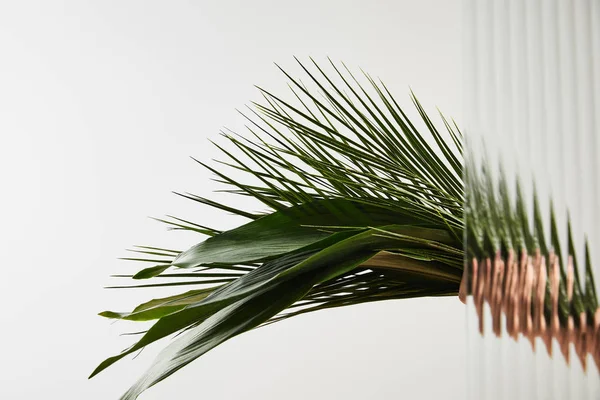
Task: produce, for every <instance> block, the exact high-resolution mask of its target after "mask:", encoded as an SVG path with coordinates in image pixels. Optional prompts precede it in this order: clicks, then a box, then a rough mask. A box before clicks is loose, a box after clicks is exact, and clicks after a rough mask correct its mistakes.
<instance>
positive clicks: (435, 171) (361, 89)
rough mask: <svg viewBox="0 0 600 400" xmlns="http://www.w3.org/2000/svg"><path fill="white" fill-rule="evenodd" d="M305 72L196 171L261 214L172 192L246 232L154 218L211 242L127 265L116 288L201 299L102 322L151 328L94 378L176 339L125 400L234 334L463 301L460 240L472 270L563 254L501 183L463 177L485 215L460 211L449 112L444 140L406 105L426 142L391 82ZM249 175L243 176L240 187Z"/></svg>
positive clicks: (177, 300) (228, 135)
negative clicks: (516, 258)
mask: <svg viewBox="0 0 600 400" xmlns="http://www.w3.org/2000/svg"><path fill="white" fill-rule="evenodd" d="M310 61H311V62H310V66H309V65H305V64H303V63H301V62H300V61H298V63H299V66H300V67H301V69H302V70H303V73H304V74H305V77H306V82H303V81H301V80H300V79H298V78H295V77H293V76H291V75H290V74H289V73H287V72H286V71H284V70H283V69H281V71H282V72H283V74H284V75H285V76H286V77H287V79H288V80H289V86H290V89H291V93H292V96H290V97H291V100H285V99H284V98H282V97H279V96H276V95H274V94H272V93H271V92H269V91H267V90H265V89H262V88H259V90H260V93H261V95H262V96H263V101H262V102H261V103H253V106H252V107H251V108H249V109H248V111H247V112H244V113H242V115H243V117H244V118H245V119H246V120H247V122H248V124H247V134H246V135H238V134H236V133H233V132H229V131H225V132H222V137H223V138H224V141H225V143H224V144H216V146H217V148H218V149H220V151H221V152H222V154H223V156H224V159H223V160H221V161H219V162H218V163H217V164H218V166H210V165H208V164H206V163H204V162H203V161H201V160H196V161H197V162H198V163H199V164H200V165H202V166H204V167H205V168H207V169H208V170H210V171H211V172H213V173H214V174H215V176H216V180H218V181H219V182H221V183H222V184H224V185H225V189H224V191H226V192H228V193H233V194H236V195H242V196H247V197H250V198H252V199H254V200H256V201H257V202H258V203H259V204H262V207H264V208H265V209H266V210H263V211H260V212H256V211H251V210H241V209H237V208H235V207H230V206H227V205H224V204H222V203H221V202H217V201H213V200H210V199H206V198H204V197H200V196H197V195H194V194H190V193H184V194H179V195H181V196H183V197H185V198H187V199H189V200H191V201H194V202H197V203H200V204H203V205H206V206H209V207H213V208H216V209H218V210H220V211H225V212H230V213H233V214H236V215H238V216H241V217H244V218H246V219H248V220H249V221H248V222H247V223H245V224H243V225H241V226H239V227H237V228H234V229H231V230H228V231H220V230H217V229H213V228H209V227H206V226H204V225H202V224H198V223H195V222H190V221H189V220H187V219H183V218H179V217H172V216H171V217H168V219H162V220H161V221H162V222H165V223H166V224H167V225H168V226H169V227H170V228H172V229H183V230H188V231H193V232H196V233H199V234H202V235H205V236H208V238H207V239H205V240H204V241H202V242H200V243H198V244H197V245H195V246H193V247H192V248H190V249H188V250H185V251H176V250H169V249H161V248H157V247H137V248H136V249H134V250H135V251H136V252H137V253H138V254H140V256H139V257H128V258H129V259H135V260H137V261H145V262H148V263H153V264H154V265H153V266H151V267H147V268H144V269H142V270H141V271H139V272H138V273H137V274H134V275H127V276H121V278H123V277H131V278H133V279H135V280H140V279H151V281H150V282H152V283H145V282H144V283H142V284H134V285H127V287H149V286H182V285H185V286H187V285H190V286H193V287H194V288H193V289H192V290H187V291H186V292H184V293H181V294H175V295H172V296H168V297H163V298H157V299H153V300H150V301H148V302H145V303H143V304H140V305H139V306H138V307H136V308H135V309H133V310H132V311H131V312H113V311H105V312H102V313H101V314H100V315H102V316H104V317H107V318H113V319H124V320H131V321H149V320H156V322H155V323H154V325H152V327H151V328H150V329H148V330H147V331H146V332H144V333H143V334H142V336H141V338H140V339H139V340H138V341H137V342H136V343H134V344H133V345H132V346H131V347H129V348H128V349H126V350H124V351H123V352H121V353H120V354H118V355H116V356H113V357H110V358H108V359H107V360H105V361H104V362H102V363H101V364H100V365H99V366H98V367H97V368H96V370H94V372H93V373H92V375H91V376H95V375H96V374H98V373H99V372H101V371H102V370H104V369H106V368H107V367H109V366H110V365H112V364H113V363H115V362H117V361H118V360H120V359H122V358H123V357H125V356H127V355H129V354H133V353H135V352H137V351H139V350H141V349H143V348H144V347H145V346H148V345H150V344H152V343H154V342H156V341H157V340H160V339H162V338H165V337H168V336H171V335H176V338H175V339H174V340H173V341H172V342H171V343H170V344H169V345H168V346H167V347H166V348H165V350H164V351H163V352H162V353H161V354H160V356H159V357H158V358H157V359H156V361H155V362H154V364H153V365H152V366H151V367H150V369H149V370H148V371H147V373H146V374H144V375H143V376H142V377H141V378H140V379H139V380H138V381H137V382H136V383H135V384H134V385H133V386H132V387H131V388H130V389H129V391H127V392H126V393H125V395H124V396H123V397H122V398H123V399H134V398H137V396H138V395H139V394H140V393H142V392H143V391H144V390H146V389H147V388H149V387H151V386H152V385H154V384H156V383H158V382H159V381H161V380H163V379H165V378H167V377H168V376H169V375H171V374H172V373H174V372H175V371H177V370H178V369H180V368H182V367H184V366H185V365H187V364H189V363H190V362H192V361H194V360H195V359H196V358H198V357H200V356H201V355H202V354H204V353H206V352H207V351H209V350H211V349H213V348H214V347H216V346H218V345H220V344H221V343H223V342H225V341H226V340H228V339H230V338H232V337H234V336H236V335H238V334H241V333H243V332H246V331H248V330H251V329H254V328H257V327H261V326H265V325H269V324H271V323H274V322H277V321H282V320H284V319H287V318H290V317H293V316H296V315H300V314H304V313H308V312H314V311H318V310H324V309H330V308H336V307H342V306H348V305H353V304H359V303H364V302H374V301H383V300H392V299H404V298H411V297H424V296H455V295H457V294H459V290H460V291H461V297H463V296H466V294H468V293H469V292H470V288H467V287H466V286H467V284H468V283H469V281H468V279H469V278H468V274H465V270H466V271H468V269H465V268H464V265H465V264H464V260H465V248H464V243H463V242H464V238H466V240H467V243H468V245H469V247H468V249H466V254H467V255H468V256H469V259H471V258H473V259H475V260H485V259H486V257H488V258H489V257H493V256H495V255H496V254H498V252H501V253H502V255H503V256H506V254H507V249H527V251H530V252H531V251H534V249H536V248H538V247H539V248H542V249H543V251H544V252H545V253H546V252H547V251H549V250H547V249H551V248H553V249H555V250H554V251H555V252H557V254H558V253H560V251H559V250H558V243H555V241H554V238H551V239H550V242H549V243H546V242H545V239H544V238H542V237H541V236H540V235H539V234H536V231H539V229H537V230H536V231H534V232H531V231H530V230H528V228H527V226H526V225H527V221H528V216H527V215H525V213H524V209H523V208H522V207H521V206H520V203H519V201H517V203H516V207H515V206H514V205H513V203H512V202H511V201H510V199H509V198H508V195H507V194H506V193H507V190H506V188H505V187H504V186H503V185H502V184H501V185H500V187H499V190H498V192H499V193H498V194H496V191H497V189H496V188H495V186H494V184H493V182H491V181H486V180H485V176H486V175H485V173H484V174H483V177H484V178H482V177H481V175H474V174H472V175H468V176H467V184H468V186H469V187H474V188H475V189H474V190H470V191H468V193H469V196H470V197H469V198H468V200H469V201H471V200H472V201H473V202H474V203H476V204H478V205H479V207H477V208H474V209H473V210H467V212H466V214H465V210H464V204H463V203H464V200H465V199H464V196H465V188H464V184H463V161H462V157H463V147H462V135H461V133H460V130H459V129H458V128H457V126H456V124H455V123H453V122H452V123H450V122H449V121H448V120H447V119H446V118H445V117H444V116H443V115H441V114H440V119H441V122H442V124H441V125H442V126H443V127H444V130H438V128H437V127H436V124H435V123H434V122H433V121H432V119H431V118H430V117H429V116H428V114H427V113H426V112H425V109H424V107H423V106H422V105H421V104H420V102H419V101H418V100H417V98H416V97H415V95H414V94H413V93H411V95H410V99H411V100H412V102H413V105H414V107H415V111H416V115H417V117H418V118H419V119H420V126H422V128H420V129H418V128H417V125H418V124H417V123H416V122H414V121H411V120H410V119H409V118H408V114H407V112H405V110H403V109H402V108H401V107H400V106H399V103H398V102H397V101H396V99H394V97H393V96H392V95H391V93H390V91H389V90H388V88H387V87H386V86H385V85H384V84H383V83H382V82H380V81H376V80H374V79H373V78H372V77H370V76H369V75H367V74H364V73H363V76H362V77H360V79H359V77H357V76H355V75H354V74H353V73H351V72H350V71H349V70H348V69H347V68H346V67H345V66H344V65H342V67H343V68H340V67H339V66H337V65H336V64H334V63H333V62H330V65H329V71H330V73H326V72H325V69H323V68H321V67H320V66H319V65H317V63H315V62H314V61H312V60H310ZM361 81H364V82H365V83H361ZM240 155H241V156H240ZM240 173H241V174H242V175H243V176H245V178H244V179H239V178H237V175H238V174H240ZM234 176H235V177H234ZM536 218H537V217H536ZM465 221H466V225H465ZM490 221H492V222H493V223H490ZM465 226H467V227H469V229H467V230H465ZM536 246H537V247H536ZM570 250H571V249H570ZM585 262H586V263H588V262H589V257H587V256H586V261H585ZM588 270H590V271H591V269H590V268H588ZM475 276H477V275H476V274H473V277H475ZM465 277H467V278H465ZM154 282H160V283H154ZM461 282H462V283H461ZM470 282H471V283H472V278H471V281H470ZM561 285H562V286H561V290H562V291H561V297H560V298H561V306H564V307H566V308H565V309H564V310H563V311H564V312H566V313H567V314H569V313H570V312H571V308H572V309H573V310H574V311H575V312H576V311H578V310H580V308H581V307H580V303H579V302H577V301H579V300H577V301H575V302H569V303H568V304H566V303H565V299H566V298H567V297H565V296H566V294H565V293H563V292H564V291H565V285H564V284H561ZM579 285H580V282H579V278H578V277H577V290H576V291H575V292H576V294H575V295H574V296H575V297H574V298H577V299H580V298H585V301H583V300H582V301H583V303H582V304H585V305H586V307H588V308H586V309H587V310H590V312H591V310H592V308H593V306H597V302H595V289H593V291H594V296H593V298H592V296H591V294H590V293H592V288H593V279H592V278H591V275H589V274H588V275H586V278H585V288H586V292H585V293H586V294H585V295H582V294H581V293H582V292H581V290H580V289H579ZM582 296H583V297H582ZM474 297H475V296H474ZM477 299H478V300H479V299H480V297H477ZM571 305H572V307H571ZM550 308H551V307H550ZM561 315H563V317H564V315H566V314H561ZM563 319H564V318H563ZM567 320H568V317H567ZM599 343H600V341H599Z"/></svg>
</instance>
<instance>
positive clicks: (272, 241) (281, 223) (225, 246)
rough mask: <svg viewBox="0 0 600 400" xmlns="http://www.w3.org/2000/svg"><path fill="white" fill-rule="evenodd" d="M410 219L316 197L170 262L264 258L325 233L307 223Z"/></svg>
mask: <svg viewBox="0 0 600 400" xmlns="http://www.w3.org/2000/svg"><path fill="white" fill-rule="evenodd" d="M410 222H413V223H416V222H418V220H417V219H416V218H414V217H413V216H408V215H405V214H402V213H400V212H398V213H393V212H391V211H389V210H386V209H382V208H380V207H375V206H369V205H364V204H359V203H356V202H352V201H348V200H345V199H331V200H317V201H313V202H310V203H306V204H302V205H300V206H295V207H290V208H288V209H285V210H281V211H277V212H274V213H272V214H270V215H267V216H265V217H262V218H259V219H257V220H254V221H252V222H249V223H248V224H245V225H242V226H240V227H239V228H235V229H232V230H230V231H227V232H223V233H221V234H220V235H217V236H214V237H211V238H209V239H207V240H206V241H204V242H202V243H199V244H197V245H195V246H193V247H192V248H190V249H189V250H187V251H185V252H183V253H182V254H180V255H179V256H178V257H177V258H176V259H175V260H174V261H173V263H172V264H173V265H174V266H177V267H181V268H193V267H197V266H199V265H202V264H210V263H231V264H236V263H244V262H256V261H265V260H268V259H270V258H273V257H276V256H278V255H281V254H285V253H289V252H291V251H294V250H297V249H299V248H302V247H304V246H307V245H309V244H311V243H315V242H317V241H319V240H321V239H324V238H325V237H327V236H329V234H330V233H329V232H325V231H324V230H323V229H314V228H312V227H310V226H311V225H319V226H321V227H323V226H328V225H330V226H371V225H374V226H378V225H385V224H391V223H410Z"/></svg>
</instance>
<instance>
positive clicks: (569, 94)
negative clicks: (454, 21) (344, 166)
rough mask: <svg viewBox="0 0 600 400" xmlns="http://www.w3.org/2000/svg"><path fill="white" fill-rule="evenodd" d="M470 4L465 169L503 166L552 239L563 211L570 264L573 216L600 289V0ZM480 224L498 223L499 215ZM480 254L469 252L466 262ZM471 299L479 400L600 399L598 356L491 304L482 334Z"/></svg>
mask: <svg viewBox="0 0 600 400" xmlns="http://www.w3.org/2000/svg"><path fill="white" fill-rule="evenodd" d="M463 5H464V23H463V27H464V48H465V55H464V66H465V67H464V68H465V73H464V85H465V86H464V90H465V92H464V98H465V99H466V100H465V113H464V119H463V126H464V132H465V140H466V145H467V151H466V154H465V157H466V160H467V162H466V165H467V167H466V172H465V173H466V175H469V174H477V173H480V172H481V168H482V167H484V168H485V169H486V171H488V174H489V176H490V177H491V181H492V182H496V183H498V182H500V180H501V175H502V174H501V171H503V175H504V177H505V180H506V182H507V185H506V187H507V190H508V194H507V196H508V197H509V198H510V199H511V201H513V202H516V201H517V199H516V198H517V190H516V187H517V182H520V185H521V191H522V198H523V204H524V205H525V211H526V214H527V215H528V216H529V221H530V222H529V223H530V226H531V230H532V231H535V227H534V225H535V223H534V214H535V213H534V200H533V199H534V194H535V195H536V196H537V199H538V205H539V216H540V220H541V224H540V226H542V227H543V229H542V231H543V232H542V233H543V235H544V237H545V238H546V242H550V239H549V238H550V237H551V236H552V232H551V225H552V224H551V218H550V215H551V212H552V211H553V212H554V216H555V219H556V227H557V234H558V236H559V238H560V243H561V244H562V251H563V254H562V258H561V261H560V264H561V266H562V267H563V268H567V267H566V266H567V264H568V255H569V254H568V253H569V252H568V251H567V248H568V229H567V226H568V224H567V223H568V221H570V223H571V231H572V239H573V247H574V253H575V254H576V256H577V259H578V263H577V272H578V274H579V276H580V278H581V280H582V281H583V280H584V278H585V276H586V270H585V269H586V265H585V264H586V263H585V262H584V258H585V243H586V240H587V243H588V247H589V254H590V264H591V268H592V271H593V276H594V282H595V285H596V287H598V288H600V282H598V278H600V161H599V160H598V155H599V154H600V0H465V1H464V4H463ZM469 190H471V188H470V186H469V185H468V184H467V191H469ZM475 201H476V200H475V199H474V198H473V196H469V194H468V192H467V203H466V205H465V206H466V208H467V210H468V209H469V207H481V205H480V204H474V202H475ZM469 202H471V204H470V203H469ZM467 212H468V211H467ZM467 223H472V222H470V221H468V222H467ZM477 223H478V224H482V225H488V226H491V225H493V224H498V222H497V220H493V219H491V218H490V219H487V220H479V221H478V222H477ZM469 240H470V239H469V238H467V240H466V246H467V247H468V246H469V244H470V243H469ZM471 244H472V243H471ZM551 251H553V246H552V244H551V243H550V244H549V249H548V252H551ZM491 257H492V258H493V255H492V256H491ZM471 261H472V260H471V259H470V258H469V257H468V259H467V260H465V262H466V265H470V263H471ZM546 261H547V259H546ZM548 268H549V266H548ZM548 282H549V281H548ZM548 285H549V284H548ZM467 302H468V307H467V309H468V311H467V312H468V318H467V320H468V323H467V324H468V326H467V329H468V335H467V342H468V365H469V368H468V391H469V396H468V398H469V399H473V400H479V399H511V400H513V399H528V400H529V399H557V400H562V399H590V400H592V399H600V374H599V371H598V368H597V366H596V363H595V362H594V360H593V359H592V356H591V355H587V359H586V370H584V367H583V366H582V363H581V362H580V361H579V359H578V357H577V355H576V354H575V350H574V348H573V345H570V346H571V347H570V351H569V353H570V361H569V363H567V362H566V360H565V357H564V356H563V354H562V353H561V349H560V348H559V343H558V341H557V340H552V342H551V352H552V355H549V354H548V351H547V350H546V349H547V348H546V345H545V344H544V342H543V340H542V339H541V338H539V337H538V338H536V339H534V344H535V351H534V350H533V349H532V347H533V346H532V343H531V342H530V341H529V340H527V338H525V337H523V336H521V337H519V339H518V340H517V341H516V340H514V339H513V338H510V337H509V335H508V334H507V332H506V324H505V320H504V319H502V324H503V326H502V331H501V335H500V337H497V335H496V334H494V332H492V330H491V324H492V323H491V320H492V315H491V312H490V309H489V307H488V306H485V307H484V313H483V318H484V334H483V336H482V335H481V334H480V331H479V321H478V316H477V313H476V311H475V307H474V306H473V303H474V300H473V297H472V296H469V297H468V300H467ZM503 318H504V316H503ZM548 321H549V319H548ZM591 324H593V322H591Z"/></svg>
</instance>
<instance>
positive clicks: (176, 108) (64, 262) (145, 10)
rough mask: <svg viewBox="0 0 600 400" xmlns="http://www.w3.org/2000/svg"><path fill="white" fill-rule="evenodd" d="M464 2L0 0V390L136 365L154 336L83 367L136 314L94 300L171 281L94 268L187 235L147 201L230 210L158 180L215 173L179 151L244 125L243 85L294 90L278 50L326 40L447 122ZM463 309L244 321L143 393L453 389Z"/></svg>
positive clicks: (63, 383) (363, 394)
mask: <svg viewBox="0 0 600 400" xmlns="http://www.w3.org/2000/svg"><path fill="white" fill-rule="evenodd" d="M460 17H461V10H460V2H459V1H458V0H456V1H448V0H427V1H414V0H405V1H404V0H403V1H398V0H395V1H393V0H388V1H383V0H380V1H341V0H339V1H303V2H299V1H296V2H289V1H287V2H286V1H274V0H273V1H265V0H261V1H252V2H244V1H239V2H236V1H214V2H211V1H203V2H201V1H197V2H191V1H163V2H158V1H95V2H84V1H72V2H61V1H52V2H46V1H45V2H39V3H35V2H28V1H13V2H10V1H7V2H3V3H2V5H1V6H0V194H1V195H0V205H1V207H0V212H1V213H2V214H1V218H0V227H1V228H0V235H1V237H0V250H1V252H0V254H1V257H2V261H3V262H2V272H1V274H0V304H1V319H0V369H1V374H0V398H2V399H11V400H12V399H116V398H118V396H119V395H120V394H121V393H123V392H124V390H125V389H126V388H127V387H128V385H129V384H131V383H133V381H134V380H135V379H136V378H137V377H138V376H139V375H140V374H141V373H142V371H143V370H144V368H145V367H147V366H148V365H149V363H150V362H151V361H152V359H153V357H154V355H155V354H156V350H157V349H158V348H160V347H161V346H162V345H164V343H163V344H159V345H157V346H154V347H153V348H149V349H146V350H145V351H144V352H143V353H142V354H141V355H140V356H139V357H138V358H137V359H135V360H134V361H131V359H130V358H128V359H126V360H122V361H121V362H119V363H117V364H116V365H115V366H113V367H112V368H110V369H109V370H107V371H105V372H103V373H102V374H100V375H99V376H97V377H96V378H94V379H93V380H90V381H88V380H87V376H88V375H89V373H90V372H91V371H92V370H93V368H94V367H95V366H96V365H97V364H98V363H99V362H100V361H101V360H103V359H104V358H106V357H107V356H110V355H113V354H116V353H117V352H119V351H120V350H122V349H123V348H125V347H127V346H128V345H129V344H130V343H131V341H132V338H127V337H119V336H118V335H119V334H120V333H123V332H127V331H132V330H136V329H139V327H137V326H133V327H131V326H129V325H126V324H124V323H116V324H112V323H111V322H110V321H109V320H106V319H103V318H101V317H99V316H97V315H96V313H97V312H99V311H102V310H105V309H111V310H117V311H126V310H128V309H130V308H131V307H132V306H134V305H136V304H137V303H139V302H141V301H143V300H145V299H148V298H151V297H157V296H158V295H162V294H164V292H162V291H158V290H152V289H150V290H142V289H139V290H132V291H114V290H105V289H103V288H102V287H103V286H104V285H107V284H114V283H115V281H114V279H113V280H111V279H109V277H108V276H109V275H110V274H112V273H131V272H133V271H135V270H137V269H139V268H140V267H141V266H140V265H138V264H135V263H131V262H125V261H119V260H117V259H116V258H117V257H120V256H126V255H127V253H126V252H125V251H124V249H125V248H127V247H129V246H130V245H132V244H145V245H158V246H164V247H175V248H178V249H185V248H186V247H187V246H189V245H191V244H192V243H194V241H195V240H196V238H195V237H190V236H189V235H184V234H181V233H176V232H167V231H166V230H165V227H164V226H163V225H161V224H159V223H156V222H153V221H152V220H150V219H148V218H147V216H157V217H160V216H163V215H164V214H169V213H171V214H176V215H178V216H182V217H189V218H190V219H192V220H195V221H201V222H203V223H205V224H206V225H209V226H215V227H222V228H226V227H230V226H233V225H235V224H236V223H238V222H239V220H236V219H235V218H233V217H231V216H227V215H223V213H218V212H214V211H213V210H210V209H208V208H206V207H201V206H199V205H196V204H191V202H189V201H185V200H183V199H180V198H178V197H176V196H175V195H173V194H171V193H170V191H171V190H178V191H190V192H193V193H196V194H199V195H202V196H209V195H210V193H211V191H212V190H214V189H216V188H217V185H216V184H214V183H213V182H211V181H210V178H211V175H210V174H209V173H208V172H206V171H204V170H202V169H201V168H200V167H199V166H198V165H197V164H195V163H194V162H193V161H192V160H191V159H190V158H189V157H188V156H194V157H196V158H199V159H202V160H209V159H211V158H214V157H216V156H218V153H217V152H216V151H215V150H214V148H213V147H212V146H210V145H209V142H208V138H212V139H218V136H217V133H218V131H219V129H220V128H221V127H222V126H224V125H225V126H228V127H232V128H236V129H238V130H239V128H240V127H241V126H242V121H241V118H240V116H239V115H238V114H237V113H236V112H235V108H242V107H243V106H244V105H245V104H247V103H248V102H249V101H250V100H256V99H258V96H257V91H256V89H255V88H254V87H253V85H254V84H258V85H261V86H263V87H265V88H267V89H270V90H272V91H274V92H276V93H287V92H285V90H286V87H285V84H286V83H285V80H284V78H283V76H282V75H281V74H280V73H279V72H278V71H277V70H276V68H275V67H274V66H273V62H277V63H279V64H281V65H282V66H284V67H287V68H289V69H291V70H292V71H295V66H294V61H293V58H292V56H293V55H296V56H298V57H300V58H303V59H306V57H308V56H314V57H315V58H316V59H317V60H321V61H323V60H324V58H325V57H326V56H330V57H332V58H333V59H334V60H341V61H344V62H345V63H346V64H347V65H349V66H350V67H352V68H354V69H355V70H356V69H358V68H359V67H360V68H363V69H365V70H366V71H368V72H369V73H371V74H372V75H374V76H377V77H380V78H382V79H383V80H384V81H385V82H386V84H387V85H388V87H389V88H390V90H391V92H392V93H394V94H395V95H396V97H397V98H399V99H400V100H401V104H402V105H405V106H407V107H409V106H410V101H409V99H408V87H409V85H410V87H411V88H412V89H413V90H414V91H415V92H416V93H417V95H418V96H419V98H420V99H421V101H422V102H423V103H424V104H425V105H426V107H427V108H428V109H429V110H430V111H431V112H435V108H434V107H435V106H439V107H440V109H442V110H443V111H444V112H445V113H446V114H448V115H451V116H453V117H455V118H457V120H458V122H459V123H460V120H461V117H462V115H461V105H462V96H461V92H460V89H461V78H462V77H461V60H462V58H461V31H460V24H461V18H460ZM242 131H243V129H242ZM236 201H237V203H236ZM231 202H233V203H234V204H237V205H240V204H241V200H240V199H232V200H231ZM464 325H465V313H464V308H463V306H462V304H460V302H459V301H458V300H457V299H455V298H445V299H419V300H401V301H391V302H387V303H379V304H366V305H360V306H353V307H350V308H346V309H337V310H331V311H323V312H319V313H315V314H312V315H306V316H301V317H298V318H295V319H291V320H288V321H286V322H283V323H280V324H275V325H272V326H270V327H267V328H264V329H259V330H256V331H253V332H251V333H248V334H244V335H242V336H239V337H237V338H235V339H233V340H231V341H229V342H227V343H226V344H224V345H222V346H220V347H218V348H217V349H216V350H214V351H211V352H210V353H208V354H207V355H205V356H203V357H202V358H201V359H199V360H197V361H196V362H194V363H193V364H191V365H190V366H188V367H186V368H184V369H183V370H181V371H179V372H178V373H176V374H175V375H173V376H172V377H171V378H169V379H168V380H166V381H165V382H162V383H160V384H158V385H157V386H155V387H154V388H152V389H150V390H149V391H148V392H146V393H145V394H144V395H143V396H142V397H141V398H142V399H144V400H150V399H167V398H175V399H204V398H206V399H212V400H217V399H305V398H314V399H347V400H350V399H397V398H403V399H433V398H446V399H460V398H463V397H464V391H465V373H464V367H465V360H464V359H465V357H464V353H465V343H466V339H465V332H464Z"/></svg>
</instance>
